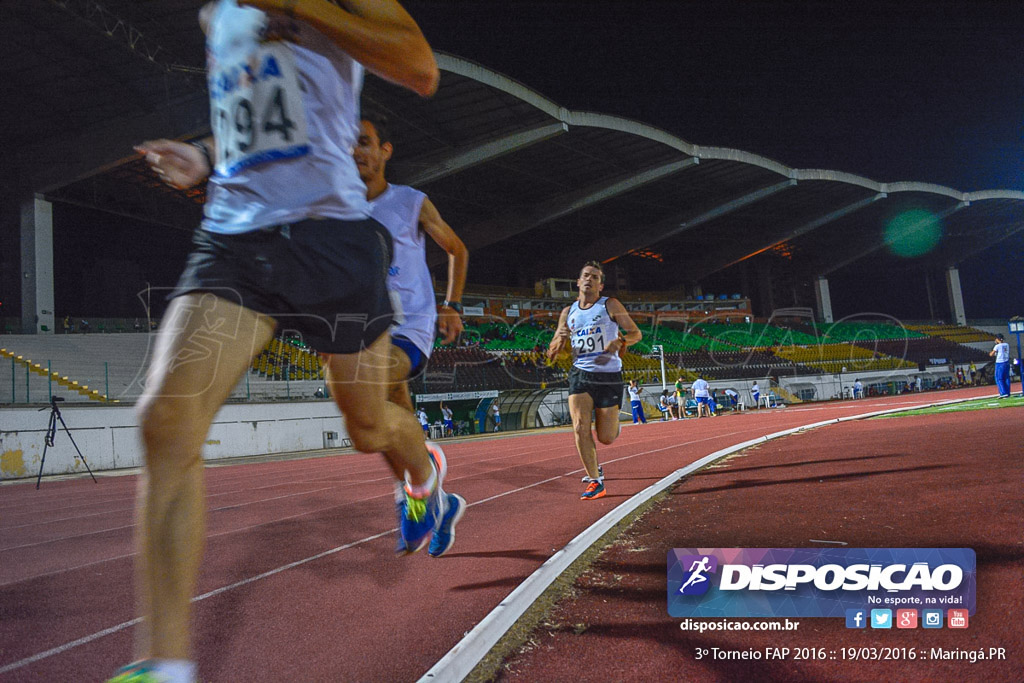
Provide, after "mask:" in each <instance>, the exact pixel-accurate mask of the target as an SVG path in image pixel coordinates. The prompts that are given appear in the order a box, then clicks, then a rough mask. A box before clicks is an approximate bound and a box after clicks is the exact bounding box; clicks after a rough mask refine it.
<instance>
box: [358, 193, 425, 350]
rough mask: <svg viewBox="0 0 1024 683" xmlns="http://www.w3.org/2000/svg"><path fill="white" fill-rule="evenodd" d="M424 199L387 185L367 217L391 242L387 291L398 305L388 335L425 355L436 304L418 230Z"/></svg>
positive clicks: (371, 206) (421, 195) (421, 233)
mask: <svg viewBox="0 0 1024 683" xmlns="http://www.w3.org/2000/svg"><path fill="white" fill-rule="evenodd" d="M426 198H427V195H425V194H423V193H422V192H420V191H419V190H414V189H413V188H411V187H409V186H407V185H388V187H387V189H386V190H384V191H383V192H382V193H381V194H380V195H378V196H377V197H376V198H374V199H372V200H371V201H370V216H371V217H373V218H374V219H375V220H376V221H377V222H379V223H380V224H381V225H383V226H384V227H385V228H387V229H388V232H389V233H391V239H392V241H393V242H394V256H392V258H391V268H389V269H388V290H389V291H391V292H392V293H394V294H396V295H397V296H398V305H397V306H395V326H394V327H392V328H391V334H392V335H397V336H401V337H405V338H406V339H408V340H409V341H411V342H412V343H413V344H415V345H416V348H418V349H419V350H420V351H422V352H423V353H424V354H425V355H427V356H429V355H430V352H431V350H432V349H433V348H434V329H435V326H436V325H437V303H436V302H435V301H434V283H433V281H431V279H430V269H429V268H427V252H426V249H427V240H426V235H425V234H424V233H423V231H422V230H420V209H421V208H422V207H423V202H424V200H425V199H426ZM392 298H394V297H392Z"/></svg>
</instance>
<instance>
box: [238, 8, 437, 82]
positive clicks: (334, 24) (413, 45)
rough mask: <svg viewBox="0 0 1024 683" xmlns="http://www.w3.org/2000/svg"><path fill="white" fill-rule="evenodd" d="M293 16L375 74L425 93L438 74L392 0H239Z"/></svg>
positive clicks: (428, 52) (412, 27)
mask: <svg viewBox="0 0 1024 683" xmlns="http://www.w3.org/2000/svg"><path fill="white" fill-rule="evenodd" d="M239 4H240V5H250V6H252V7H256V8H258V9H261V10H264V11H267V12H278V13H283V14H287V15H291V16H295V17H297V18H299V19H302V20H303V21H306V22H308V23H309V24H311V25H312V26H314V27H316V29H317V30H319V31H320V32H321V33H323V34H324V35H326V36H327V37H328V38H330V39H331V40H332V41H334V43H335V44H336V45H337V46H338V47H340V48H341V49H342V50H344V51H345V52H346V53H347V54H348V55H349V56H351V57H352V59H354V60H356V61H357V62H359V63H360V64H362V65H363V66H365V67H366V68H367V69H369V70H370V71H372V72H373V73H375V74H377V75H378V76H380V77H381V78H383V79H385V80H388V81H391V82H392V83H396V84H398V85H401V86H403V87H405V88H408V89H409V90H412V91H413V92H415V93H417V94H419V95H421V96H423V97H429V96H430V95H433V94H434V93H435V92H436V91H437V84H438V82H439V81H440V78H441V76H440V72H439V71H438V69H437V62H436V61H435V60H434V53H433V52H432V51H431V49H430V45H429V44H428V43H427V40H426V38H424V37H423V33H422V32H421V31H420V28H419V26H417V25H416V22H415V21H414V20H413V18H412V17H411V16H409V13H408V12H406V11H405V10H404V9H402V6H401V5H399V4H398V3H397V2H395V0H340V4H341V7H339V6H338V5H335V4H334V3H331V2H328V1H327V0H239Z"/></svg>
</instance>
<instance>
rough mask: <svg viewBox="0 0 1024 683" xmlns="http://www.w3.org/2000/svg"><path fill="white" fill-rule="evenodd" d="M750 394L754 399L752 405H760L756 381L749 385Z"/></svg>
mask: <svg viewBox="0 0 1024 683" xmlns="http://www.w3.org/2000/svg"><path fill="white" fill-rule="evenodd" d="M750 395H751V397H753V399H754V407H755V408H758V409H759V408H760V407H761V387H759V386H757V382H754V386H752V387H750Z"/></svg>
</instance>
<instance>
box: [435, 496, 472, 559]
mask: <svg viewBox="0 0 1024 683" xmlns="http://www.w3.org/2000/svg"><path fill="white" fill-rule="evenodd" d="M445 495H446V496H447V498H448V500H447V506H446V507H447V508H448V509H447V510H446V511H445V513H444V515H443V516H442V517H441V522H440V524H438V526H437V528H436V529H434V537H433V538H431V539H430V547H429V548H427V554H429V555H430V556H431V557H441V556H442V555H444V554H445V553H446V552H448V550H449V549H450V548H451V547H452V545H453V544H454V543H455V525H456V524H458V523H459V520H460V519H462V515H463V514H465V512H466V499H465V498H463V497H462V496H460V495H458V494H455V493H448V494H445Z"/></svg>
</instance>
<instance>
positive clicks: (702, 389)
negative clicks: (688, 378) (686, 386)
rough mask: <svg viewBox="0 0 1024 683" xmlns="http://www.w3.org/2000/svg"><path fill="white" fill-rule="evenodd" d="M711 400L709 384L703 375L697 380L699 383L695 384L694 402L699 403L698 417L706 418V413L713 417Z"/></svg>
mask: <svg viewBox="0 0 1024 683" xmlns="http://www.w3.org/2000/svg"><path fill="white" fill-rule="evenodd" d="M710 398H711V392H710V391H709V390H708V382H707V380H705V379H704V376H703V375H701V376H700V377H698V378H697V381H696V382H694V383H693V400H695V401H696V402H697V417H698V418H701V417H704V413H707V415H708V417H711V416H712V415H713V413H712V412H711V406H710V405H709V399H710Z"/></svg>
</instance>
